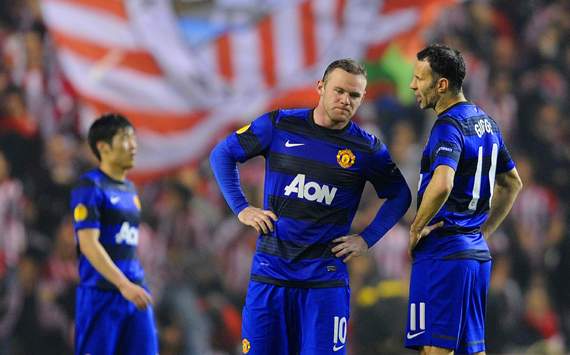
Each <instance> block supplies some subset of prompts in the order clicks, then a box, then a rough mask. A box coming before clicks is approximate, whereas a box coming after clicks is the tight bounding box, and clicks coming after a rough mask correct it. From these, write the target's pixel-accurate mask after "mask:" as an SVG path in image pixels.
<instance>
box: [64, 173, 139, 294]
mask: <svg viewBox="0 0 570 355" xmlns="http://www.w3.org/2000/svg"><path fill="white" fill-rule="evenodd" d="M71 208H72V210H73V225H74V229H75V234H76V236H75V238H76V242H77V243H78V240H77V231H79V230H81V229H92V228H93V229H98V230H99V232H100V235H99V242H100V243H101V245H102V246H103V248H104V249H105V251H106V252H107V253H108V254H109V256H110V257H111V259H112V260H113V262H114V263H115V264H116V265H117V267H118V268H119V269H120V270H121V271H122V272H123V273H124V274H125V276H126V277H127V278H128V279H129V280H131V281H132V282H135V283H139V284H140V283H142V281H143V278H144V271H143V268H142V266H141V264H140V262H139V260H138V258H137V254H136V248H137V245H138V239H139V231H138V228H139V222H140V209H141V206H140V201H139V198H138V195H137V192H136V190H135V186H134V185H133V183H132V182H130V181H128V180H126V181H118V180H114V179H112V178H111V177H109V176H107V175H106V174H105V173H103V172H102V171H101V170H99V169H95V170H91V171H89V172H87V173H86V174H84V175H83V176H82V177H81V178H80V179H79V181H78V183H77V185H76V186H75V187H74V189H73V191H72V192H71ZM78 250H79V248H78ZM79 277H80V285H82V286H91V287H98V288H101V289H115V287H114V286H113V285H112V284H111V283H110V282H108V281H107V280H106V279H105V278H104V277H103V276H102V275H101V274H100V273H99V272H98V271H97V270H95V268H94V267H93V266H92V265H91V263H90V262H89V260H87V258H86V257H85V255H83V254H81V253H79Z"/></svg>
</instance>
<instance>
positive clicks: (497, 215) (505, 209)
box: [481, 168, 523, 238]
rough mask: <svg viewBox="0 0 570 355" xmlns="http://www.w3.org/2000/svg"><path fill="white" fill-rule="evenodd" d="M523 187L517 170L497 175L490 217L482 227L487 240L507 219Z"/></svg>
mask: <svg viewBox="0 0 570 355" xmlns="http://www.w3.org/2000/svg"><path fill="white" fill-rule="evenodd" d="M522 186H523V184H522V181H521V178H520V177H519V173H518V172H517V169H516V168H513V169H511V170H510V171H507V172H506V173H503V174H499V175H497V177H496V180H495V188H494V189H493V199H492V200H491V210H490V211H489V217H488V218H487V221H486V222H485V223H484V224H483V226H482V227H481V231H482V232H483V235H484V236H485V238H489V237H490V236H491V234H493V233H494V232H495V230H497V228H498V227H499V225H500V224H501V223H502V222H503V220H504V219H505V217H507V214H508V213H509V211H510V210H511V208H512V207H513V203H514V202H515V199H516V198H517V195H518V194H519V192H520V190H521V189H522Z"/></svg>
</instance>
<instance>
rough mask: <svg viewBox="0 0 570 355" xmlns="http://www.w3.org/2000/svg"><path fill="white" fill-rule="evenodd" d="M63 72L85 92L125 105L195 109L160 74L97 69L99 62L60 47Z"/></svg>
mask: <svg viewBox="0 0 570 355" xmlns="http://www.w3.org/2000/svg"><path fill="white" fill-rule="evenodd" d="M59 58H60V60H61V61H62V64H63V68H64V72H65V73H66V75H67V76H68V77H69V79H70V80H71V82H73V84H74V85H75V87H76V88H77V89H78V90H79V91H80V92H81V93H83V94H85V95H88V96H91V97H93V98H96V99H98V100H100V101H103V102H106V103H108V104H109V105H111V106H117V107H123V108H125V109H127V108H131V109H139V110H144V109H148V110H154V111H161V110H162V111H165V112H172V113H187V112H189V111H191V110H192V109H193V107H192V106H191V105H190V103H189V100H188V98H187V97H185V96H182V95H180V94H179V92H178V90H177V89H176V88H174V87H173V86H172V85H171V84H169V83H168V82H166V81H164V80H162V78H161V77H155V76H149V75H144V74H141V73H139V72H135V71H132V70H129V69H125V68H103V69H101V70H98V69H97V66H96V63H92V62H89V61H86V60H85V59H83V58H81V57H79V56H77V55H75V54H74V53H72V52H70V51H68V50H66V49H61V50H60V51H59Z"/></svg>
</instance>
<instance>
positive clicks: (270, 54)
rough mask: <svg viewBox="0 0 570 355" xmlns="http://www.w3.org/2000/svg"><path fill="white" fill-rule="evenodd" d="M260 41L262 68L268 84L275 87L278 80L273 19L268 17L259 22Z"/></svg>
mask: <svg viewBox="0 0 570 355" xmlns="http://www.w3.org/2000/svg"><path fill="white" fill-rule="evenodd" d="M258 34H259V41H260V43H261V53H260V54H261V70H262V71H263V76H264V77H265V82H266V83H267V86H269V87H274V86H275V83H276V82H277V79H276V75H275V52H274V49H273V20H272V18H271V17H269V16H268V17H266V18H264V19H263V20H261V22H260V23H259V28H258Z"/></svg>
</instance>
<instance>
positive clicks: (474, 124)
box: [414, 102, 515, 260]
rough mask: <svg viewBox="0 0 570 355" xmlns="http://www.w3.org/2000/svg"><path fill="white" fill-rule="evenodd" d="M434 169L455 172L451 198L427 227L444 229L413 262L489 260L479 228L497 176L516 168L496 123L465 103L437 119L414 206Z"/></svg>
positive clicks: (434, 234) (428, 240)
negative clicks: (423, 260) (444, 168)
mask: <svg viewBox="0 0 570 355" xmlns="http://www.w3.org/2000/svg"><path fill="white" fill-rule="evenodd" d="M439 165H447V166H450V167H451V168H453V169H454V170H455V179H454V184H453V189H452V191H451V194H450V195H449V198H448V199H447V201H446V202H445V204H444V205H443V207H442V208H441V210H440V211H439V212H438V213H437V214H436V215H435V216H434V218H433V219H432V220H431V222H430V223H429V224H430V225H431V224H435V223H438V222H440V221H443V222H444V225H443V227H441V228H439V229H436V230H434V231H433V232H432V233H431V234H430V235H428V236H427V237H425V238H422V240H420V242H419V244H418V245H417V247H416V248H415V250H414V257H415V259H416V260H418V259H421V258H423V257H445V258H475V259H480V260H488V259H490V253H489V248H488V246H487V243H486V241H485V239H484V237H483V236H482V235H481V225H482V224H483V223H484V222H485V221H486V220H487V215H488V212H489V208H490V204H491V200H492V198H493V187H494V184H495V176H496V174H501V173H504V172H507V171H509V170H511V169H513V168H514V166H515V164H514V162H513V161H512V159H511V157H510V154H509V152H508V150H507V148H506V147H505V143H504V141H503V137H502V136H501V132H500V130H499V127H498V126H497V123H496V122H495V121H494V120H493V119H492V118H491V117H489V116H488V115H487V114H486V113H485V112H484V111H483V110H481V108H479V107H478V106H476V105H475V104H473V103H470V102H460V103H457V104H455V105H453V106H452V107H450V108H449V109H447V110H445V111H444V112H442V113H441V114H439V115H438V118H437V120H436V121H435V123H434V126H433V128H432V131H431V134H430V137H429V140H428V142H427V144H426V146H425V149H424V152H423V156H422V162H421V169H420V181H419V186H418V207H419V206H420V203H421V201H422V197H423V194H424V192H425V190H426V187H427V186H428V184H429V182H430V180H431V178H432V175H433V172H434V171H435V169H436V168H437V167H438V166H439Z"/></svg>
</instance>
